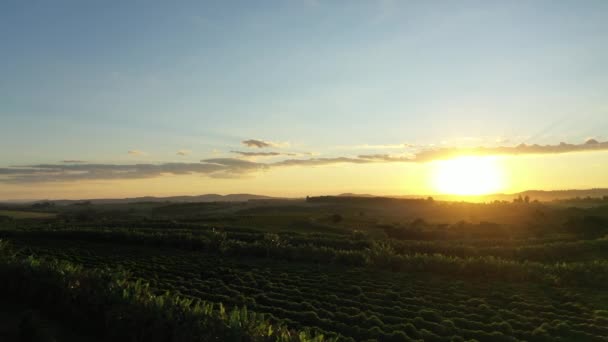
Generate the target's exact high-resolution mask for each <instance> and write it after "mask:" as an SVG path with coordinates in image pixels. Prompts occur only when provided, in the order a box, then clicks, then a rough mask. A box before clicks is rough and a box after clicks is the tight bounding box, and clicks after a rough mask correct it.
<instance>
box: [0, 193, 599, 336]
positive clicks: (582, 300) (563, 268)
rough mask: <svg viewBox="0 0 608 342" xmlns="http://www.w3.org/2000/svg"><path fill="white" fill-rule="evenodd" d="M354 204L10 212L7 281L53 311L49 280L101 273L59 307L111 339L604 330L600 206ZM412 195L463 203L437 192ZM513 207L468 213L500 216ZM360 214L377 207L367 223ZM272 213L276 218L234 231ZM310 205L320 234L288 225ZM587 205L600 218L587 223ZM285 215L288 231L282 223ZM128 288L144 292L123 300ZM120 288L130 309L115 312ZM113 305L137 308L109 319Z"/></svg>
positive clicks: (63, 282) (61, 287)
mask: <svg viewBox="0 0 608 342" xmlns="http://www.w3.org/2000/svg"><path fill="white" fill-rule="evenodd" d="M323 200H326V199H323ZM355 202H356V203H354V204H353V203H348V202H347V203H346V204H345V203H340V206H339V207H336V206H335V204H330V205H328V206H326V205H320V204H319V203H316V202H315V203H308V204H304V205H302V204H301V205H300V207H298V206H295V205H294V204H293V203H289V205H287V206H286V207H285V212H286V214H285V215H283V216H281V212H280V210H278V209H277V207H276V205H275V204H273V205H272V206H270V207H269V206H264V205H260V206H253V207H251V205H250V204H246V205H238V204H214V205H213V206H211V205H206V206H200V205H193V204H184V205H178V204H170V205H165V204H155V205H149V206H148V208H145V209H142V208H141V207H140V208H139V209H138V210H135V211H131V210H129V209H127V210H123V211H117V210H118V209H119V208H117V207H114V208H110V212H114V213H115V215H114V216H108V208H107V207H105V208H104V207H100V208H96V206H90V207H88V208H86V210H87V211H86V213H87V216H86V219H84V217H83V214H82V210H83V209H82V208H78V210H74V209H73V208H59V209H56V208H53V211H54V212H57V217H56V218H49V219H46V220H40V219H18V220H15V219H13V220H6V221H4V223H3V225H2V227H3V228H2V229H0V238H2V239H5V240H7V241H9V242H10V245H11V246H12V247H11V248H13V250H14V251H16V252H15V253H16V255H14V256H12V257H6V260H7V261H6V262H5V263H4V264H3V265H4V266H3V267H4V269H5V270H6V269H8V271H6V272H8V273H5V274H6V276H5V277H4V278H5V279H13V280H14V279H21V280H15V281H13V282H9V283H10V284H12V285H9V287H8V288H6V290H5V292H6V293H14V294H15V295H13V297H15V296H16V298H22V299H23V301H26V302H27V301H29V300H32V299H27V298H35V299H33V300H34V301H35V302H37V300H38V299H40V301H41V304H40V305H39V306H40V308H39V310H40V312H41V313H43V314H44V313H45V312H47V313H46V314H47V315H48V312H49V311H48V309H49V308H51V310H50V312H51V313H52V312H56V311H53V310H57V309H53V307H54V306H55V303H54V302H48V301H49V300H50V299H49V298H47V297H48V296H50V293H52V292H50V291H59V293H61V294H59V295H56V296H57V297H58V298H63V297H65V298H73V295H72V294H69V293H70V291H72V290H73V285H70V284H73V281H74V279H78V278H81V277H82V278H83V279H85V280H83V281H80V280H77V282H78V284H84V283H86V282H90V284H93V283H96V282H98V281H97V280H95V281H91V280H90V279H91V277H93V278H95V279H103V280H102V281H100V282H99V285H98V286H95V287H94V288H92V289H83V291H86V292H83V293H81V295H82V296H84V297H83V298H82V299H81V300H79V301H77V302H74V301H73V300H71V299H68V300H66V301H65V302H62V304H61V305H63V308H64V309H65V310H62V312H73V313H77V315H67V317H65V321H64V322H70V320H73V319H76V318H75V317H76V316H78V317H81V318H80V319H82V318H83V317H87V321H92V322H95V321H98V322H97V323H95V324H92V325H86V324H85V325H83V326H82V328H83V329H84V331H81V332H78V333H80V334H83V333H84V334H89V335H92V336H99V337H100V338H102V339H105V340H136V341H147V340H152V339H151V338H152V337H151V336H154V338H155V340H158V341H207V340H213V339H217V340H234V341H248V340H273V341H275V340H285V341H287V340H289V341H292V340H294V341H295V340H298V341H300V340H302V341H306V340H312V339H316V340H318V341H320V340H338V341H416V340H418V341H607V340H608V338H607V336H608V328H607V327H608V291H606V285H605V284H607V283H608V261H607V260H608V258H607V256H608V254H607V253H608V252H607V250H608V249H607V248H606V247H608V239H607V238H606V237H605V236H604V235H603V234H601V230H602V229H605V227H604V226H602V222H603V221H602V220H603V219H602V217H603V216H602V215H603V212H602V211H598V209H597V208H588V209H584V210H583V211H582V212H578V213H577V215H578V216H576V217H573V216H571V215H570V216H568V214H567V212H564V209H561V208H557V209H556V208H552V207H550V206H542V207H541V206H540V205H536V207H534V208H529V207H522V206H517V207H507V208H506V209H505V210H509V211H512V210H513V209H515V210H521V211H522V212H534V211H536V210H542V211H543V212H544V213H545V216H548V218H547V221H548V222H549V223H547V226H545V227H544V228H543V229H542V230H540V231H539V230H538V229H536V230H535V229H532V228H531V227H535V225H533V224H530V225H528V226H526V225H520V224H514V223H513V222H511V223H509V224H503V223H495V224H489V223H484V222H478V223H471V222H468V223H466V222H465V223H463V222H462V221H459V220H457V221H455V222H453V223H445V224H444V223H432V222H429V221H426V220H422V219H417V220H413V221H407V220H406V219H403V220H402V221H396V222H394V223H391V224H387V223H382V222H386V221H387V218H389V217H390V218H392V219H395V218H396V217H399V215H401V214H399V213H396V212H388V209H387V208H386V207H385V208H381V209H379V208H378V207H377V206H376V204H375V203H371V204H369V203H364V204H361V203H359V202H358V201H355ZM390 205H394V203H391V204H389V206H390ZM409 205H414V206H418V208H421V211H423V212H424V211H427V212H430V211H437V210H450V211H451V210H453V208H451V207H445V206H443V207H442V206H440V207H439V209H438V208H437V204H435V203H428V201H420V202H413V203H406V207H407V206H409ZM129 206H131V207H132V205H129ZM182 206H183V207H182ZM461 206H462V205H461ZM504 206H505V204H499V205H498V207H497V206H489V207H487V206H486V207H483V206H479V207H474V209H472V210H475V211H476V212H479V213H481V214H483V215H484V216H492V217H494V218H498V217H504V216H505V215H504V214H503V213H500V209H501V207H504ZM150 208H157V209H161V210H160V212H162V213H163V216H162V217H159V216H157V215H158V214H152V211H150V212H149V211H147V210H150ZM197 208H198V209H200V208H203V211H204V212H205V214H204V215H202V214H201V212H196V209H197ZM446 208H448V209H446ZM406 210H412V209H411V208H408V209H406ZM484 210H486V211H488V212H484ZM565 210H569V209H565ZM361 211H365V212H367V213H368V214H366V215H364V216H363V218H361V216H360V214H359V213H360V212H361ZM470 211H471V210H469V212H468V213H467V215H468V214H470ZM331 212H339V213H340V214H339V215H340V217H341V218H342V219H340V220H336V219H335V218H332V216H331V215H330V214H329V213H331ZM189 213H190V214H189ZM226 213H230V214H229V215H231V216H229V217H232V219H226V217H225V216H223V215H228V214H226ZM296 213H298V214H296ZM369 213H375V214H374V216H372V215H370V214H369ZM383 213H384V214H383ZM598 214H599V215H598ZM201 215H202V216H201ZM272 215H274V216H275V218H274V221H273V222H272V223H270V226H266V225H264V224H261V225H260V227H258V228H256V226H255V225H241V226H234V222H237V221H238V222H242V221H244V218H246V217H249V218H253V217H255V219H254V220H252V221H253V222H262V221H263V217H265V216H272ZM302 215H308V217H309V220H308V222H314V226H315V228H314V229H313V230H312V231H311V232H303V231H302V227H303V225H300V226H299V227H300V228H299V229H295V230H294V229H291V228H289V227H290V226H292V225H293V224H297V222H302ZM336 215H338V214H336ZM443 215H448V214H446V213H443ZM449 215H452V216H453V215H454V213H451V214H449ZM591 216H592V217H599V219H593V220H586V221H585V220H584V218H585V217H591ZM196 217H198V219H196ZM210 217H214V219H213V221H210V220H209V218H210ZM221 217H223V218H221ZM577 217H578V218H581V219H580V220H578V221H577ZM310 218H314V220H313V219H310ZM277 221H279V222H284V223H285V224H286V227H287V228H285V229H277V228H276V227H275V226H274V222H277ZM562 221H563V222H562ZM211 222H213V224H211ZM290 222H291V223H290ZM293 222H296V223H293ZM345 222H346V223H345ZM357 222H359V223H358V224H357ZM573 222H579V224H583V225H586V226H585V227H586V228H585V229H582V230H581V231H577V230H576V229H573V228H572V227H570V226H568V224H567V223H573ZM581 222H582V223H581ZM598 222H599V225H598ZM351 224H352V225H353V227H357V228H360V229H352V228H351V229H349V228H348V227H349V225H351ZM323 227H327V229H326V230H325V231H323ZM589 227H591V228H589ZM492 229H494V231H489V230H492ZM591 230H592V231H593V232H594V233H593V235H589V231H591ZM412 234H416V236H417V238H412V237H411V236H409V235H412ZM32 256H33V259H32ZM44 260H51V261H44ZM52 260H58V261H61V262H59V263H56V262H54V261H52ZM63 262H68V264H64V263H63ZM15 265H18V267H17V266H15ZM40 265H43V266H40ZM10 272H12V273H10ZM40 273H42V275H43V276H41V275H40ZM66 274H67V276H66ZM47 277H49V279H50V280H49V279H47ZM66 277H67V278H66ZM71 277H73V278H71ZM68 278H69V279H72V280H69V279H68ZM45 279H46V280H45ZM87 279H88V280H87ZM49 282H50V283H51V284H54V285H53V286H55V287H54V289H55V290H51V289H48V286H47V285H48V284H49ZM43 284H44V285H43ZM5 286H7V285H5ZM11 286H12V287H11ZM28 289H29V290H28ZM24 291H26V292H24ZM27 291H33V292H32V293H35V294H37V295H35V296H33V297H32V296H31V295H24V294H25V293H28V292H27ZM62 291H67V293H68V295H66V294H65V293H64V292H62ZM124 291H127V292H124ZM129 291H135V292H134V293H135V294H133V295H124V293H131V292H129ZM85 293H86V294H85ZM117 294H120V295H119V296H118V295H117ZM117 296H118V297H119V300H120V303H122V304H121V306H120V309H111V308H112V307H114V308H115V307H116V304H115V303H114V302H113V301H115V300H118V299H116V298H117ZM85 297H86V298H85ZM142 301H143V302H144V304H142ZM94 303H95V304H94ZM100 303H101V304H100ZM166 303H170V304H166ZM220 303H221V304H220ZM167 305H168V306H167ZM220 305H221V306H220ZM72 307H74V308H73V309H72ZM45 310H46V311H45ZM78 310H84V311H78ZM108 310H110V312H111V313H109V312H108ZM112 310H114V311H112ZM132 310H135V311H132ZM142 310H143V311H142ZM173 310H179V312H181V313H180V314H179V315H178V316H174V315H173V314H172V313H171V312H174V311H173ZM115 315H118V316H117V317H123V319H126V317H131V316H132V317H133V318H132V321H128V322H126V321H120V320H119V321H112V319H114V318H112V317H114V316H115ZM184 315H185V316H184ZM150 317H153V318H150ZM176 317H188V318H187V319H184V318H179V319H178V318H176ZM210 317H211V318H210ZM237 317H240V318H238V319H237ZM108 320H109V321H108ZM210 320H211V321H210ZM76 321H77V320H76ZM101 322H106V323H103V324H102V323H101ZM151 322H156V323H151ZM210 322H211V323H210ZM62 324H65V323H62ZM237 327H240V328H237ZM243 327H245V328H243ZM109 329H111V331H114V332H116V335H109V332H108V331H109ZM197 329H198V330H197ZM182 330H183V331H182ZM203 332H204V333H203Z"/></svg>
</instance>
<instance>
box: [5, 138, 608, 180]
mask: <svg viewBox="0 0 608 342" xmlns="http://www.w3.org/2000/svg"><path fill="white" fill-rule="evenodd" d="M606 150H608V141H605V142H600V141H597V140H594V139H593V140H592V139H590V140H587V141H586V142H585V143H582V144H567V143H560V144H557V145H525V144H520V145H517V146H499V147H475V148H455V147H452V148H450V147H440V148H435V149H425V150H421V151H418V152H416V153H414V154H411V155H391V154H362V155H358V156H357V157H344V156H339V157H331V158H305V159H294V158H290V159H285V160H280V161H276V162H271V163H261V162H254V161H249V160H244V159H238V158H210V159H203V160H201V161H200V163H161V164H86V163H63V162H62V163H59V164H38V165H27V166H13V167H4V168H0V183H17V184H26V183H38V182H68V181H79V180H111V179H141V178H152V177H158V176H162V175H186V174H199V175H203V176H208V177H213V178H237V177H244V176H247V175H251V174H253V173H255V172H259V171H264V170H269V169H273V168H280V167H291V166H296V167H298V166H299V167H307V166H323V165H332V164H340V163H342V164H344V163H349V164H370V163H404V162H405V163H424V162H429V161H433V160H440V159H448V158H452V157H457V156H468V155H529V154H556V153H569V152H583V151H606ZM233 152H234V153H238V154H241V155H246V156H247V154H246V153H249V152H240V151H233ZM252 153H255V152H252ZM261 153H262V155H263V156H276V154H275V153H279V152H261ZM279 154H281V153H279ZM281 155H287V153H285V154H281ZM72 162H73V161H72Z"/></svg>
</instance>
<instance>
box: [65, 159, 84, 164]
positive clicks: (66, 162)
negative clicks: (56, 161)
mask: <svg viewBox="0 0 608 342" xmlns="http://www.w3.org/2000/svg"><path fill="white" fill-rule="evenodd" d="M61 162H62V163H65V164H82V163H86V161H84V160H78V159H67V160H62V161H61Z"/></svg>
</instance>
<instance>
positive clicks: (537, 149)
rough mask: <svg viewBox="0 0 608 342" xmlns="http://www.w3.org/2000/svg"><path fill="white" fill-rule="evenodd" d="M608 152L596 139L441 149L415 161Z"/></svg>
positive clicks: (419, 155) (420, 154) (417, 156)
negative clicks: (574, 142)
mask: <svg viewBox="0 0 608 342" xmlns="http://www.w3.org/2000/svg"><path fill="white" fill-rule="evenodd" d="M605 150H608V141H604V142H599V141H597V140H595V139H590V140H587V141H586V142H585V143H583V144H568V143H564V142H561V143H559V144H557V145H537V144H535V145H526V144H519V145H517V146H497V147H473V148H455V147H444V148H439V149H428V150H423V151H420V152H418V153H416V154H415V156H414V159H413V161H417V162H426V161H432V160H437V159H448V158H452V157H457V156H462V155H467V156H469V155H474V156H485V155H527V154H559V153H571V152H585V151H605Z"/></svg>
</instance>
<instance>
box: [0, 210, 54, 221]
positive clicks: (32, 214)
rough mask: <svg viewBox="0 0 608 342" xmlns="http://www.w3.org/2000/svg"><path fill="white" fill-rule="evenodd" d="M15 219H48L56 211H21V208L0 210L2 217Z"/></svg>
mask: <svg viewBox="0 0 608 342" xmlns="http://www.w3.org/2000/svg"><path fill="white" fill-rule="evenodd" d="M3 216H4V217H6V218H14V219H46V218H52V217H55V214H54V213H45V212H36V211H21V210H0V217H3Z"/></svg>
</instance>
